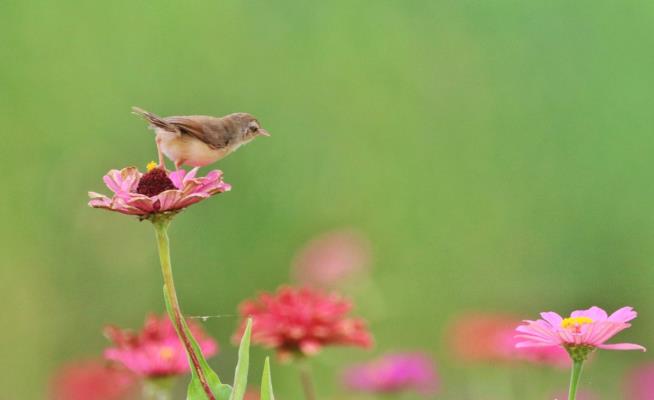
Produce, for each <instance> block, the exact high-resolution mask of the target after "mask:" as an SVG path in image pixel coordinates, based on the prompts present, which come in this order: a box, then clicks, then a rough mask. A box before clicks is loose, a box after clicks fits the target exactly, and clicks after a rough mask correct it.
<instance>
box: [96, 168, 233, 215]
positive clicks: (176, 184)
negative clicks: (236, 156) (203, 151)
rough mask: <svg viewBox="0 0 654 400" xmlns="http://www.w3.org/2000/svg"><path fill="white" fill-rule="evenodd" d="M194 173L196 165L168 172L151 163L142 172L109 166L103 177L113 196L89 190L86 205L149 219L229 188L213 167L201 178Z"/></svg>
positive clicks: (175, 210)
mask: <svg viewBox="0 0 654 400" xmlns="http://www.w3.org/2000/svg"><path fill="white" fill-rule="evenodd" d="M197 172H198V168H193V169H192V170H190V171H189V172H186V171H185V170H183V169H178V170H177V171H174V172H170V173H169V172H168V171H166V170H165V169H163V168H160V167H157V166H154V165H152V164H148V171H147V172H146V173H145V174H143V173H141V172H139V170H138V169H137V168H136V167H128V168H123V169H121V170H120V171H119V170H116V169H112V170H111V171H109V172H108V173H107V175H105V176H104V178H103V179H104V183H105V184H106V185H107V187H108V188H109V189H111V191H112V192H113V193H114V194H113V196H112V197H108V196H105V195H103V194H100V193H95V192H89V197H90V198H91V200H90V201H89V206H91V207H94V208H104V209H107V210H110V211H116V212H119V213H122V214H128V215H138V216H139V217H141V218H148V217H149V216H150V215H153V214H163V213H174V212H177V211H180V210H182V209H184V208H186V207H188V206H190V205H192V204H195V203H197V202H200V201H202V200H204V199H206V198H209V197H211V196H213V195H216V194H219V193H223V192H226V191H229V190H230V189H231V186H230V185H229V184H227V183H225V182H223V180H222V172H221V171H219V170H213V171H211V172H209V173H208V174H207V175H206V176H203V177H196V175H197Z"/></svg>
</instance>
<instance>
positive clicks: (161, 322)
mask: <svg viewBox="0 0 654 400" xmlns="http://www.w3.org/2000/svg"><path fill="white" fill-rule="evenodd" d="M188 325H189V329H190V330H191V333H192V334H193V336H194V337H195V339H196V340H197V342H198V345H199V346H200V349H201V350H202V354H204V356H205V357H210V356H212V355H214V354H216V352H217V351H218V345H217V343H216V341H215V340H213V339H212V338H210V337H208V336H207V335H206V334H205V333H204V331H203V330H202V329H201V327H200V326H199V325H197V324H196V323H195V322H193V321H188ZM105 333H106V335H107V337H109V339H110V340H111V341H112V342H113V344H114V346H115V347H111V348H108V349H106V350H105V352H104V356H105V358H106V359H108V360H112V361H117V362H120V363H122V364H123V365H124V366H125V367H126V368H128V369H129V370H131V371H133V372H134V373H136V374H138V375H142V376H145V377H149V378H154V377H165V376H173V375H181V374H185V373H187V372H189V371H190V369H189V364H188V361H187V357H186V351H185V349H184V345H183V344H182V342H181V341H180V340H179V338H178V337H177V333H176V332H175V328H174V327H173V324H172V323H171V322H170V320H169V319H168V317H167V316H165V315H164V316H161V317H158V316H156V315H149V316H148V317H147V319H146V321H145V325H144V327H143V329H142V330H141V331H140V332H133V331H129V330H121V329H119V328H116V327H113V326H110V327H107V328H106V329H105Z"/></svg>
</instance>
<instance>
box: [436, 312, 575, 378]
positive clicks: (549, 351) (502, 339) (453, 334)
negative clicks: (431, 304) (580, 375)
mask: <svg viewBox="0 0 654 400" xmlns="http://www.w3.org/2000/svg"><path fill="white" fill-rule="evenodd" d="M518 321H519V318H517V317H515V316H512V315H505V314H493V313H479V312H476V313H465V314H462V315H461V316H460V317H459V318H457V319H456V320H455V321H454V322H453V323H452V324H451V325H450V328H449V333H448V337H449V341H450V347H451V348H452V349H453V350H454V352H455V355H456V357H457V359H459V360H461V361H464V362H489V363H494V362H507V363H514V362H520V361H525V362H529V363H534V364H544V365H552V366H555V367H561V368H563V367H567V366H569V365H570V357H569V356H568V353H567V352H566V351H565V350H564V349H563V348H560V347H546V348H519V349H517V348H516V347H515V345H516V343H517V342H518V340H517V339H516V338H515V326H516V324H518Z"/></svg>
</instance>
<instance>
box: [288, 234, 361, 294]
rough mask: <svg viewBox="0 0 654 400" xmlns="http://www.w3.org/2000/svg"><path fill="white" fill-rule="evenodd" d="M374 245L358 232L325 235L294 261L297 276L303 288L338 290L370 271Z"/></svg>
mask: <svg viewBox="0 0 654 400" xmlns="http://www.w3.org/2000/svg"><path fill="white" fill-rule="evenodd" d="M369 264H370V243H369V242H368V240H367V239H366V238H365V237H364V236H363V235H361V234H360V233H358V232H356V231H354V230H340V231H334V232H328V233H325V234H322V235H320V236H318V237H316V238H314V239H313V240H311V241H310V242H309V243H307V245H306V246H305V247H303V248H302V249H301V250H300V251H299V252H298V254H297V255H296V256H295V259H294V260H293V272H292V273H293V277H294V278H295V279H296V280H297V281H298V282H299V283H300V284H302V285H309V286H317V287H334V286H338V285H340V284H342V283H345V282H347V281H348V280H351V279H353V278H356V277H357V276H359V275H362V274H363V273H365V272H366V270H367V268H368V266H369Z"/></svg>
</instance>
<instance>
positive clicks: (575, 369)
mask: <svg viewBox="0 0 654 400" xmlns="http://www.w3.org/2000/svg"><path fill="white" fill-rule="evenodd" d="M583 365H584V361H583V360H574V361H573V362H572V373H571V374H570V390H569V391H568V400H575V399H576V398H577V385H579V378H581V368H582V366H583Z"/></svg>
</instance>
